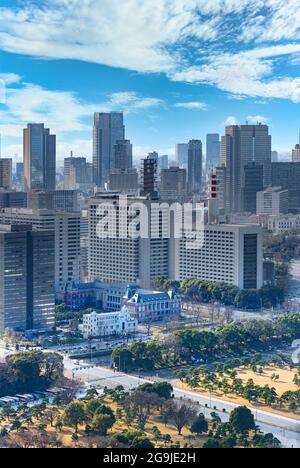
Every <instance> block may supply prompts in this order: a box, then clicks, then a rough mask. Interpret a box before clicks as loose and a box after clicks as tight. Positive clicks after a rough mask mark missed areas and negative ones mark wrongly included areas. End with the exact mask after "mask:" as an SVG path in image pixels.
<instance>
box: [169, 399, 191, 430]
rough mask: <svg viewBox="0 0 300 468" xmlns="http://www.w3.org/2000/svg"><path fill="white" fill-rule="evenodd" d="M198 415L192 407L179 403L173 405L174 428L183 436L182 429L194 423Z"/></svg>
mask: <svg viewBox="0 0 300 468" xmlns="http://www.w3.org/2000/svg"><path fill="white" fill-rule="evenodd" d="M196 414H197V412H196V410H195V409H194V408H193V407H191V406H188V405H186V404H181V403H177V402H176V403H175V402H174V403H173V406H172V409H171V418H172V422H173V424H174V426H175V427H176V429H177V431H178V435H181V433H182V429H183V428H184V427H185V426H188V425H189V424H190V423H191V422H192V421H193V419H194V418H195V416H196Z"/></svg>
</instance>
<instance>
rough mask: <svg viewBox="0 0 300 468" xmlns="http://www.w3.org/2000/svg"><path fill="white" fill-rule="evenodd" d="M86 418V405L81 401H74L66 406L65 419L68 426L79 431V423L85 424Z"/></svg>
mask: <svg viewBox="0 0 300 468" xmlns="http://www.w3.org/2000/svg"><path fill="white" fill-rule="evenodd" d="M85 419H86V414H85V410H84V406H83V404H82V403H80V402H79V401H73V402H72V403H69V404H68V405H67V406H66V409H65V411H64V413H63V421H64V424H65V425H66V426H71V427H74V428H75V432H77V431H78V426H79V424H83V423H84V422H85Z"/></svg>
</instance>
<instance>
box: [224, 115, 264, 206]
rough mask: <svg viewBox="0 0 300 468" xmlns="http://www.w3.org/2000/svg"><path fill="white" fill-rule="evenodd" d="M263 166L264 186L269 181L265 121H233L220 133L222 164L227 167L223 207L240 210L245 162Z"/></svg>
mask: <svg viewBox="0 0 300 468" xmlns="http://www.w3.org/2000/svg"><path fill="white" fill-rule="evenodd" d="M253 162H254V163H256V164H260V165H262V166H263V181H264V187H268V186H270V185H271V136H270V135H269V127H268V126H267V125H262V124H258V125H232V126H228V127H226V134H225V136H223V137H222V145H221V164H222V165H224V167H225V168H226V211H227V212H238V211H242V200H243V199H242V192H243V188H244V186H245V166H246V165H249V164H252V163H253Z"/></svg>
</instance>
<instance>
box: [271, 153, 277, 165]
mask: <svg viewBox="0 0 300 468" xmlns="http://www.w3.org/2000/svg"><path fill="white" fill-rule="evenodd" d="M271 157H272V163H273V162H278V151H272V153H271Z"/></svg>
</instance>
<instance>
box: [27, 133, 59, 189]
mask: <svg viewBox="0 0 300 468" xmlns="http://www.w3.org/2000/svg"><path fill="white" fill-rule="evenodd" d="M23 162H24V185H25V187H24V188H25V190H26V191H29V190H36V189H38V190H41V189H45V190H55V186H56V136H55V135H51V134H50V130H49V128H45V126H44V124H28V125H27V128H25V129H24V131H23Z"/></svg>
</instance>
